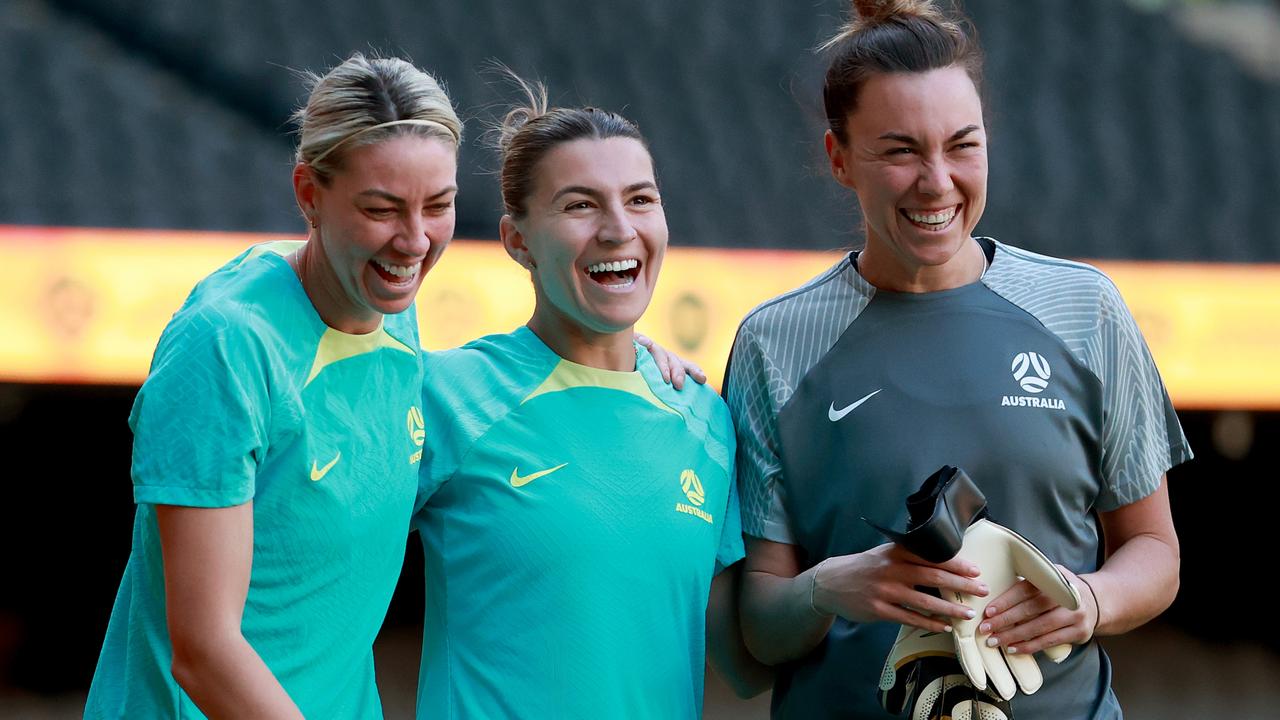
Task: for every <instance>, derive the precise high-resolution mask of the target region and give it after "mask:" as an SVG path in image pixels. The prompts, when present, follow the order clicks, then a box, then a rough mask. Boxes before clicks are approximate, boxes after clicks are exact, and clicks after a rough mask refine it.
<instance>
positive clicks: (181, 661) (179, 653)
mask: <svg viewBox="0 0 1280 720" xmlns="http://www.w3.org/2000/svg"><path fill="white" fill-rule="evenodd" d="M180 647H181V648H182V649H179V648H180ZM201 667H202V663H201V661H200V659H199V657H198V654H197V653H195V652H194V651H193V650H192V649H190V648H189V647H188V646H185V645H183V646H180V645H179V644H178V643H174V646H173V659H172V660H171V661H170V663H169V672H170V673H172V674H173V679H174V681H176V682H177V683H178V686H179V687H181V688H182V689H183V690H184V691H186V693H187V694H188V695H199V692H198V689H197V684H198V683H199V680H200V677H201V674H202V673H201V672H200V668H201Z"/></svg>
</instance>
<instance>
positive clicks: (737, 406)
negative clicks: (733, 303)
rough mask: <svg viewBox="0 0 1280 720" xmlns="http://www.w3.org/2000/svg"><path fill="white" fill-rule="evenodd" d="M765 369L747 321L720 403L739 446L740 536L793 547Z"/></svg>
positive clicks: (775, 419) (774, 412)
mask: <svg viewBox="0 0 1280 720" xmlns="http://www.w3.org/2000/svg"><path fill="white" fill-rule="evenodd" d="M767 365H768V359H767V358H766V357H765V355H764V353H763V352H762V350H761V348H760V346H759V344H758V343H757V342H755V339H754V334H753V332H752V329H751V326H750V319H748V320H747V321H745V322H743V324H742V326H741V327H740V328H739V329H738V336H737V338H736V339H735V340H734V343H733V351H732V352H731V353H730V354H729V366H728V368H726V370H725V378H726V379H725V401H726V403H727V404H728V406H729V414H730V416H731V417H732V418H733V425H734V430H735V434H736V436H737V441H738V449H737V453H736V460H735V463H734V465H735V467H736V468H737V484H738V492H739V493H740V495H741V499H740V502H741V504H742V531H743V532H744V533H746V534H747V535H750V536H752V537H759V538H763V539H765V540H772V541H774V542H780V543H786V544H788V545H794V544H795V540H794V538H793V536H792V533H791V529H790V527H789V524H788V521H787V512H786V507H785V498H784V496H783V493H784V486H783V477H782V462H781V460H780V459H779V457H778V447H779V436H778V414H777V408H776V407H775V403H774V400H773V393H772V384H771V382H770V377H771V374H770V373H769V372H768V368H767ZM775 374H776V373H775ZM778 382H781V380H778Z"/></svg>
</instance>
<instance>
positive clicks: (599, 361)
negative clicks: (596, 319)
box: [528, 307, 636, 372]
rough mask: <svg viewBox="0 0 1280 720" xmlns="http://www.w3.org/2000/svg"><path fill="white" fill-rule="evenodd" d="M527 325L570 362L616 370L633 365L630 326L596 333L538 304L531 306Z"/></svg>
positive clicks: (623, 370) (630, 369)
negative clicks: (618, 330)
mask: <svg viewBox="0 0 1280 720" xmlns="http://www.w3.org/2000/svg"><path fill="white" fill-rule="evenodd" d="M528 326H529V329H530V330H532V331H533V334H534V335H537V336H538V339H539V340H541V341H542V342H543V343H545V344H546V346H547V347H549V348H551V350H552V351H553V352H554V353H555V354H557V355H559V356H560V357H562V358H564V359H565V360H568V361H570V362H575V363H577V364H579V365H586V366H587V367H593V368H599V369H601V370H616V371H618V372H632V371H634V370H635V369H636V351H635V345H634V344H633V342H634V339H635V330H634V329H633V328H627V329H626V330H623V331H620V332H615V333H598V332H594V331H591V330H588V329H586V328H584V327H582V326H581V325H578V324H576V323H573V322H570V321H568V320H566V319H565V318H563V317H560V316H558V315H557V314H555V313H551V312H542V308H541V307H538V308H535V309H534V312H533V317H531V318H529V322H528Z"/></svg>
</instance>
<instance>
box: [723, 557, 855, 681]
mask: <svg viewBox="0 0 1280 720" xmlns="http://www.w3.org/2000/svg"><path fill="white" fill-rule="evenodd" d="M816 571H817V567H813V568H809V569H808V570H806V571H804V572H802V573H800V574H799V575H796V576H795V577H791V578H785V577H779V576H777V575H772V574H770V573H767V572H760V571H751V570H748V571H747V572H745V573H744V574H743V579H742V583H743V591H742V596H741V597H742V629H743V636H744V637H745V638H746V644H747V647H748V648H749V649H750V651H751V654H752V655H754V656H755V657H757V658H759V659H760V660H761V661H762V662H764V663H767V664H769V665H777V664H778V663H782V662H786V661H788V660H795V659H796V658H799V657H802V656H804V655H806V654H807V653H808V652H809V651H810V650H812V649H813V648H815V647H817V645H818V643H820V642H821V641H822V639H823V638H824V637H826V635H827V631H828V630H830V629H831V624H832V622H833V621H834V620H835V615H828V614H825V613H820V612H818V611H816V610H814V609H813V604H812V593H813V575H814V573H815V572H816Z"/></svg>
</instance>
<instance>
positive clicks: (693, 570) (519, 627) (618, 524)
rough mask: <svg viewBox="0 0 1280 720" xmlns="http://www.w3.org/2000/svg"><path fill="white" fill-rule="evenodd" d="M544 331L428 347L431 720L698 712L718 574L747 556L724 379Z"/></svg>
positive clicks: (425, 668) (420, 526)
mask: <svg viewBox="0 0 1280 720" xmlns="http://www.w3.org/2000/svg"><path fill="white" fill-rule="evenodd" d="M636 362H637V370H636V371H635V372H612V371H608V370H600V369H596V368H590V367H585V366H582V365H578V364H575V363H572V362H569V361H567V360H563V359H561V358H560V357H559V356H557V355H556V354H555V353H554V352H552V351H551V350H550V349H549V348H548V347H547V346H546V345H544V344H543V343H542V341H541V340H539V339H538V337H537V336H536V335H534V333H533V332H531V331H530V330H528V329H527V328H521V329H519V330H517V331H515V332H513V333H511V334H508V335H497V336H491V337H487V338H482V339H480V340H477V341H475V342H473V343H471V344H469V345H466V346H464V347H462V348H458V349H456V350H450V351H446V352H439V353H431V354H429V355H428V356H427V358H426V360H425V362H424V366H425V377H424V386H423V387H424V397H423V407H424V409H425V413H426V418H427V422H426V432H427V447H426V451H425V455H424V456H423V463H422V469H421V480H420V485H421V487H420V496H419V506H420V509H419V510H418V511H417V512H416V513H415V516H414V527H415V528H416V529H417V530H418V531H419V532H420V533H421V536H422V542H423V547H424V550H425V554H426V585H427V589H426V605H427V610H426V621H425V629H424V639H423V652H422V668H421V675H420V679H419V687H418V717H421V718H476V717H486V718H500V717H508V718H512V717H519V718H535V719H536V718H662V719H663V720H672V719H678V718H696V717H699V716H700V715H701V711H702V687H703V677H702V676H703V667H704V657H705V650H704V643H705V617H706V607H707V595H708V592H709V590H710V586H711V579H712V577H713V576H714V575H715V574H716V573H717V572H718V571H719V570H720V569H721V568H722V567H725V566H728V565H731V564H733V563H734V562H736V561H737V560H739V559H740V558H741V557H742V555H743V549H742V534H741V523H740V520H739V517H738V501H737V494H736V490H735V488H734V484H733V457H734V436H733V427H732V425H731V424H730V421H729V414H728V411H727V409H726V408H725V406H724V403H723V402H722V401H721V400H720V398H719V396H717V395H716V394H715V392H714V391H712V390H711V389H709V388H706V387H703V386H700V385H696V384H693V383H690V385H691V387H686V388H685V390H684V391H682V392H679V391H676V390H674V389H672V388H671V387H669V386H667V385H666V384H665V383H663V381H662V378H661V376H660V375H659V373H658V369H657V367H656V366H655V365H654V363H653V361H652V359H651V358H650V356H649V353H648V352H644V351H637V360H636Z"/></svg>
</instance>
